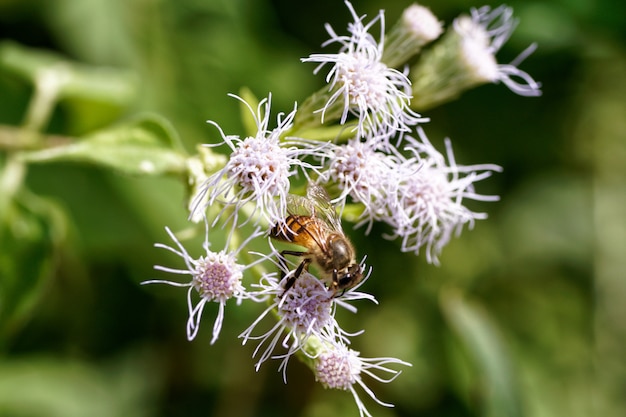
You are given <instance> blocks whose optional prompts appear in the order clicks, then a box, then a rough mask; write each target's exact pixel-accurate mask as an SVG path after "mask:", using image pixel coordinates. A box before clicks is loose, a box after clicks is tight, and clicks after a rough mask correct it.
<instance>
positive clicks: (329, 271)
mask: <svg viewBox="0 0 626 417" xmlns="http://www.w3.org/2000/svg"><path fill="white" fill-rule="evenodd" d="M288 198H289V199H288V201H287V214H288V215H287V218H286V219H285V221H284V222H280V223H279V224H277V225H276V226H274V227H273V228H272V230H271V231H270V236H271V237H272V238H274V239H276V240H278V241H281V242H287V243H293V244H296V245H298V246H302V247H303V248H306V249H307V250H306V251H295V250H283V251H282V252H281V253H280V261H281V265H282V266H285V255H290V256H296V257H299V258H301V259H302V261H301V263H300V265H299V266H298V267H297V268H296V270H295V271H294V273H293V274H292V275H291V276H290V277H289V279H288V280H287V283H286V284H285V292H287V291H288V290H289V289H290V288H291V287H292V286H293V285H294V283H295V282H296V279H298V277H299V276H300V275H301V274H302V272H303V271H308V268H309V265H311V264H313V265H314V266H315V267H316V268H317V270H318V272H319V273H320V274H321V279H322V281H324V282H325V283H326V285H327V286H328V288H329V289H330V290H331V291H333V293H334V294H336V293H337V292H338V291H341V292H342V293H343V292H345V291H346V290H348V289H350V288H352V287H354V286H355V285H357V284H358V283H359V282H361V280H362V279H363V270H362V268H361V265H360V264H359V263H357V262H356V260H355V256H356V255H355V250H354V247H353V246H352V243H351V242H350V240H349V239H348V238H347V237H346V235H345V234H344V233H343V231H342V229H341V222H340V220H339V216H338V215H337V212H336V210H335V207H334V206H333V205H332V204H331V202H330V198H329V197H328V194H327V193H326V190H324V188H322V187H321V186H319V185H317V184H315V183H312V182H310V183H309V185H308V187H307V195H306V197H302V196H296V195H289V197H288ZM282 269H286V267H285V268H282ZM284 275H285V274H284V272H283V277H284ZM283 294H284V293H283Z"/></svg>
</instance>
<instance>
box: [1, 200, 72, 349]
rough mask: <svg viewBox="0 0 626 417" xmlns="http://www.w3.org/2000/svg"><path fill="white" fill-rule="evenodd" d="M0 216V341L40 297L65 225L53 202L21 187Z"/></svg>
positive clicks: (63, 237) (51, 273)
mask: <svg viewBox="0 0 626 417" xmlns="http://www.w3.org/2000/svg"><path fill="white" fill-rule="evenodd" d="M0 215H1V217H0V248H2V250H0V340H7V339H8V338H7V336H8V335H10V334H11V333H13V332H14V331H15V330H17V329H18V328H19V326H20V325H21V324H22V323H23V322H24V321H25V320H26V319H27V318H28V316H29V315H30V314H31V313H32V311H33V310H34V308H35V307H36V306H37V304H38V302H39V300H40V299H41V297H42V296H43V294H44V292H45V289H46V286H47V284H48V283H49V281H50V279H51V278H52V276H53V272H54V268H55V265H56V258H57V255H58V252H59V249H60V247H61V243H62V242H63V241H64V240H65V230H66V225H65V217H64V214H63V213H62V212H61V210H60V209H59V208H58V207H57V206H56V205H54V204H53V203H52V202H50V201H48V200H45V199H42V198H40V197H38V196H36V195H34V194H31V193H30V192H28V191H25V190H21V191H20V192H19V193H18V194H17V195H16V196H15V198H14V199H12V200H10V201H9V202H8V204H7V205H6V206H5V207H4V210H3V211H2V212H1V213H0Z"/></svg>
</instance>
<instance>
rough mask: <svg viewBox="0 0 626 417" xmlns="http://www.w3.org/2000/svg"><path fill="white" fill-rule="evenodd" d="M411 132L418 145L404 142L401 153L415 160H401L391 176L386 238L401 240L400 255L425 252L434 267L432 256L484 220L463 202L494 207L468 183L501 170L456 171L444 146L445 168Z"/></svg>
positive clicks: (472, 167) (491, 198) (484, 167)
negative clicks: (393, 194) (392, 186)
mask: <svg viewBox="0 0 626 417" xmlns="http://www.w3.org/2000/svg"><path fill="white" fill-rule="evenodd" d="M417 132H418V134H419V137H420V140H421V141H418V140H416V139H414V138H410V137H407V140H408V142H409V145H408V146H407V150H409V151H411V152H413V153H414V155H415V156H414V157H413V158H409V159H406V161H405V162H404V165H403V166H401V167H399V169H398V171H397V172H396V179H397V183H398V188H397V193H398V194H397V196H396V202H395V204H393V207H391V208H390V213H391V214H390V217H389V218H388V219H386V221H387V222H388V223H389V224H391V225H392V226H393V227H394V234H393V236H392V237H400V238H401V239H402V251H404V252H415V253H416V254H417V253H419V250H420V248H422V247H424V246H425V247H426V259H427V261H428V262H431V263H435V264H437V263H438V258H437V257H438V254H439V253H441V250H442V248H443V247H444V246H445V245H446V244H447V243H448V242H449V240H450V238H451V236H452V234H453V233H456V234H457V235H458V234H459V233H460V232H461V230H462V228H463V226H464V225H465V224H469V227H470V228H471V227H472V226H473V223H474V220H477V219H485V218H486V217H487V215H486V214H485V213H476V212H473V211H471V210H470V209H468V208H467V207H465V206H464V205H463V204H462V203H463V199H473V200H480V201H497V200H498V199H499V198H498V196H484V195H480V194H477V193H476V192H475V191H474V187H473V183H474V182H476V181H480V180H483V179H485V178H487V177H489V176H491V174H492V173H493V172H494V171H497V172H499V171H501V168H500V167H499V166H497V165H493V164H482V165H470V166H462V165H457V164H456V162H455V160H454V155H453V153H452V147H451V144H450V141H449V140H446V149H447V157H448V163H446V160H445V157H444V156H443V155H442V154H441V153H439V152H438V151H437V150H436V149H435V148H434V147H433V146H432V144H431V143H430V142H429V141H428V138H427V137H426V135H425V134H424V131H423V130H422V129H421V128H418V129H417ZM394 208H395V209H394Z"/></svg>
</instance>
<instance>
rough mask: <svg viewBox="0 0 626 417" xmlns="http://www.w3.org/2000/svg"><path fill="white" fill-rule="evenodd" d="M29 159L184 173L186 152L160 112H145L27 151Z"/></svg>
mask: <svg viewBox="0 0 626 417" xmlns="http://www.w3.org/2000/svg"><path fill="white" fill-rule="evenodd" d="M21 158H22V160H24V161H26V162H31V163H35V162H60V161H76V162H87V163H90V164H94V165H98V166H102V167H107V168H111V169H114V170H117V171H119V172H122V173H126V174H134V175H161V174H172V173H174V174H182V173H184V172H185V170H186V155H185V152H184V150H183V147H182V145H181V143H180V140H179V138H178V135H177V133H176V131H175V130H174V129H173V127H172V126H171V124H170V123H169V122H168V121H167V120H166V119H165V118H162V117H160V116H156V115H146V116H143V117H141V118H140V119H137V120H134V121H131V122H129V123H127V124H124V125H120V126H116V127H113V128H111V129H106V130H102V131H100V132H96V133H94V134H92V135H89V136H87V137H86V138H84V139H83V140H80V141H78V142H74V143H71V144H69V145H65V146H60V147H56V148H50V149H44V150H40V151H32V152H24V153H22V154H21Z"/></svg>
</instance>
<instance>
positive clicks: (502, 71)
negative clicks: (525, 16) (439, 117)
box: [410, 6, 541, 110]
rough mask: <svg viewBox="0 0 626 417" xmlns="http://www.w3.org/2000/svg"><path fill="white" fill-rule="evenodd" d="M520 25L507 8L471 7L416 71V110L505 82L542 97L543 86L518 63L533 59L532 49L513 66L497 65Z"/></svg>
mask: <svg viewBox="0 0 626 417" xmlns="http://www.w3.org/2000/svg"><path fill="white" fill-rule="evenodd" d="M516 25H517V21H516V20H515V19H513V10H512V9H511V8H509V7H506V6H500V7H498V8H496V9H493V10H492V9H491V7H489V6H483V7H481V8H479V9H472V10H471V16H466V15H462V16H460V17H458V18H456V19H455V20H454V22H453V24H452V27H451V28H450V29H448V31H447V32H446V34H445V35H444V36H443V37H442V38H441V40H440V41H439V42H437V43H436V44H435V45H434V46H433V47H432V48H431V49H430V50H428V51H426V52H425V53H424V54H423V56H422V57H421V58H420V60H419V61H418V62H417V64H416V65H415V66H414V67H413V68H412V69H411V72H410V78H411V81H412V82H413V86H412V88H413V96H414V98H413V101H412V102H411V105H412V106H413V107H414V108H416V109H422V110H423V109H428V108H431V107H434V106H436V105H438V104H441V103H444V102H447V101H450V100H452V99H454V98H456V97H458V96H459V95H460V94H461V93H462V92H463V91H466V90H468V89H471V88H474V87H477V86H479V85H482V84H486V83H499V82H502V83H503V84H505V85H506V86H507V87H508V88H509V89H510V90H511V91H513V92H514V93H516V94H519V95H522V96H539V95H541V85H540V84H539V83H537V82H536V81H535V80H534V79H533V78H532V77H531V76H530V75H529V74H528V73H526V72H524V71H522V70H520V69H519V68H517V65H519V64H521V62H522V61H523V60H524V59H525V58H526V57H527V56H528V55H530V54H531V53H532V52H533V51H534V49H535V47H536V45H534V44H533V45H531V46H530V47H529V48H527V49H526V50H525V51H523V52H522V53H521V54H520V55H519V56H518V58H516V59H515V60H514V61H513V62H511V63H510V64H498V62H497V60H496V56H495V55H496V53H497V52H498V51H499V50H500V48H501V47H502V46H503V45H504V44H505V43H506V41H507V40H508V39H509V37H510V36H511V34H512V32H513V30H514V29H515V26H516Z"/></svg>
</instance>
